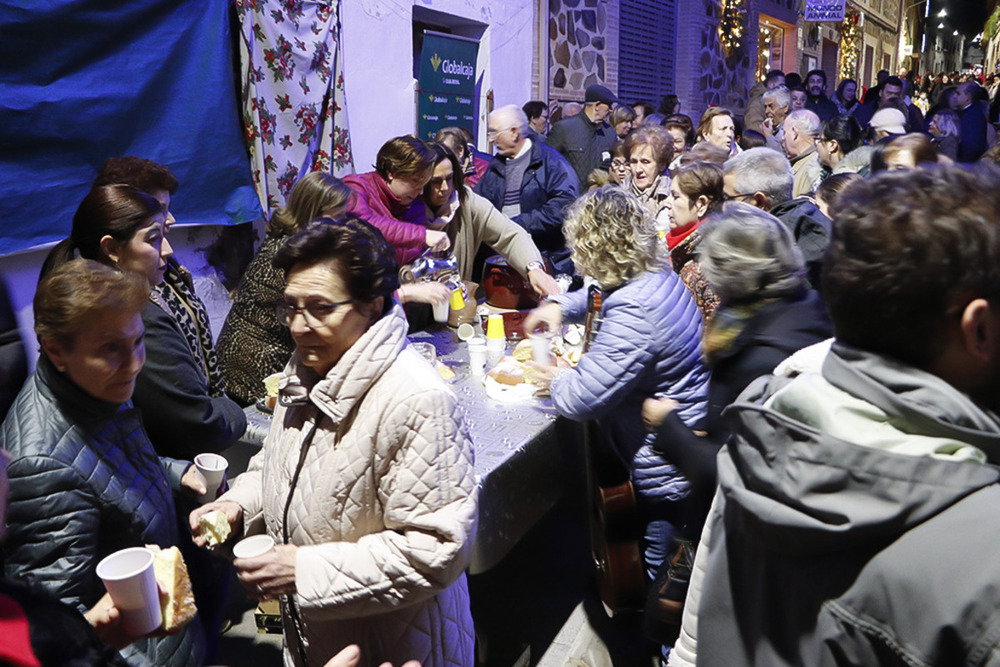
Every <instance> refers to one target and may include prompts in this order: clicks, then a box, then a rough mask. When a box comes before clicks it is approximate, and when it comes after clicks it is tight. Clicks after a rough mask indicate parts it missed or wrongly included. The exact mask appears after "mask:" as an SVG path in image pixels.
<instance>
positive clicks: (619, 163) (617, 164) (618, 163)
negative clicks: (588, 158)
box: [611, 160, 628, 169]
mask: <svg viewBox="0 0 1000 667" xmlns="http://www.w3.org/2000/svg"><path fill="white" fill-rule="evenodd" d="M611 166H612V167H613V168H614V169H624V168H625V167H627V166H628V161H626V160H612V161H611Z"/></svg>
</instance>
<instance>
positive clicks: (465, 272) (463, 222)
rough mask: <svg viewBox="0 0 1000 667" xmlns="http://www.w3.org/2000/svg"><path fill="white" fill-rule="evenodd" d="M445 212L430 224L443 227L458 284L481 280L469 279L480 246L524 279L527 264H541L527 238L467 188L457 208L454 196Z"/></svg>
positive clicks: (529, 237) (540, 254)
mask: <svg viewBox="0 0 1000 667" xmlns="http://www.w3.org/2000/svg"><path fill="white" fill-rule="evenodd" d="M446 209H447V210H446V211H445V212H444V214H443V215H442V217H440V218H438V219H437V220H435V221H434V222H435V224H438V223H440V224H446V225H447V226H446V227H444V229H445V231H446V232H447V233H448V239H449V240H450V241H451V247H452V253H454V255H455V259H456V260H457V261H458V272H459V274H461V276H462V280H473V281H475V282H479V281H480V280H481V279H482V276H473V275H472V265H473V264H474V262H475V259H476V253H478V252H479V248H480V246H482V245H483V244H486V245H488V246H489V247H490V248H493V250H495V251H496V252H497V254H499V255H500V256H501V257H503V258H504V259H506V260H507V262H508V263H509V264H510V265H511V266H512V267H514V270H515V271H517V272H518V273H520V274H521V275H522V276H524V277H525V278H527V276H528V264H531V263H532V262H538V263H539V264H544V263H545V260H544V259H542V253H540V252H538V248H537V247H536V246H535V242H534V241H533V240H531V234H529V233H528V232H527V231H526V230H525V229H524V228H523V227H521V226H520V225H518V224H517V223H516V222H514V221H513V220H511V219H510V218H508V217H507V216H505V215H504V214H503V213H501V212H500V211H498V210H497V209H496V208H495V207H494V206H493V204H491V203H490V202H489V200H488V199H486V198H485V197H482V196H480V195H478V194H476V193H475V192H473V191H472V190H471V189H470V188H466V189H465V201H464V202H462V204H461V206H459V199H458V193H457V192H455V193H454V195H453V197H452V201H450V202H449V203H448V206H447V207H446ZM428 217H433V216H431V215H429V216H428Z"/></svg>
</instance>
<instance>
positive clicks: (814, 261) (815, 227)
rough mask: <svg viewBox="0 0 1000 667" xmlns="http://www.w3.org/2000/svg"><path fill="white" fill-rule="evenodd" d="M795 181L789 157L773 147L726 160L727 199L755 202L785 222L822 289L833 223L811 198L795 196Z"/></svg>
mask: <svg viewBox="0 0 1000 667" xmlns="http://www.w3.org/2000/svg"><path fill="white" fill-rule="evenodd" d="M793 182H794V177H793V175H792V167H791V165H790V164H789V162H788V160H787V159H786V158H785V156H784V155H782V154H781V153H779V152H778V151H776V150H773V149H770V148H765V147H759V148H751V149H750V150H748V151H743V152H742V153H740V154H739V155H736V156H733V157H731V158H729V159H728V160H726V164H725V166H724V167H723V186H724V192H725V196H726V199H727V200H735V201H742V202H746V203H747V204H753V205H754V206H756V207H757V208H759V209H761V210H762V211H767V212H768V213H770V214H771V215H773V216H774V217H776V218H777V219H778V220H781V221H782V222H783V223H785V226H786V227H788V229H789V230H790V231H791V232H792V236H794V237H795V243H796V245H798V247H799V250H801V251H802V258H803V259H804V260H805V262H806V277H807V278H808V279H809V283H810V284H811V285H812V286H813V287H814V288H816V289H817V290H819V289H820V268H821V266H822V263H823V256H824V255H825V253H826V249H827V247H828V246H829V245H830V232H831V229H832V227H833V223H832V222H830V219H829V218H828V217H826V216H825V215H823V213H822V212H821V211H820V210H819V207H818V206H816V204H815V203H813V201H812V200H811V199H807V198H805V197H800V198H798V199H792V186H793Z"/></svg>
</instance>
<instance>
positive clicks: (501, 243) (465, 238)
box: [400, 142, 559, 296]
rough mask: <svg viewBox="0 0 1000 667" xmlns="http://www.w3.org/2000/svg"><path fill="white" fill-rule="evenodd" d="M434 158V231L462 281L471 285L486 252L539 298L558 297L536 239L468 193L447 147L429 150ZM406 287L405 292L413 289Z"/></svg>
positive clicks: (428, 198)
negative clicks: (444, 237)
mask: <svg viewBox="0 0 1000 667" xmlns="http://www.w3.org/2000/svg"><path fill="white" fill-rule="evenodd" d="M428 146H429V147H430V149H431V152H432V153H434V155H435V163H434V172H433V175H432V176H431V180H430V182H429V183H428V184H427V187H426V188H424V194H423V201H424V203H425V204H426V206H427V211H428V214H427V218H428V220H431V221H432V222H430V223H429V224H430V226H431V227H433V228H434V229H440V230H442V231H444V232H445V233H447V234H448V239H449V240H450V241H451V246H452V250H453V254H454V255H455V260H456V261H457V262H458V272H459V276H460V277H461V278H462V280H466V281H467V280H471V279H472V266H473V263H474V261H475V258H476V253H478V252H479V249H480V247H481V246H483V245H486V246H488V247H490V248H492V249H493V250H494V251H495V252H496V253H497V254H499V255H500V256H501V257H503V258H504V259H506V260H507V262H508V263H509V264H510V265H511V266H512V267H513V268H514V270H515V271H517V272H518V273H520V274H521V275H522V276H523V277H524V278H525V280H527V281H528V283H529V284H530V285H531V287H532V288H533V289H534V290H535V292H536V293H537V294H539V295H540V296H548V295H550V294H558V293H559V287H558V285H557V284H556V282H555V279H554V278H552V276H550V275H549V274H548V273H547V272H546V271H545V260H544V259H543V258H542V254H541V253H540V252H539V251H538V248H537V247H536V246H535V242H534V241H532V240H531V235H530V234H528V232H527V231H525V229H524V228H523V227H521V226H520V225H518V224H517V223H516V222H514V221H513V220H511V219H510V218H508V217H507V216H505V215H504V214H503V213H501V212H500V211H498V210H497V209H496V207H494V206H493V204H491V203H490V202H489V201H488V200H486V199H485V198H483V197H482V196H481V195H479V194H476V193H475V192H473V191H472V190H471V189H469V188H467V187H465V184H464V182H463V178H462V171H461V167H460V165H459V162H458V158H456V157H455V154H454V153H452V152H451V151H450V150H448V147H447V146H445V145H444V144H440V143H437V142H432V143H430V144H428ZM413 287H414V286H411V285H404V286H402V287H400V290H403V291H404V292H405V290H407V289H412V288H413Z"/></svg>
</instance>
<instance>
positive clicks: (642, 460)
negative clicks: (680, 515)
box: [551, 269, 709, 502]
mask: <svg viewBox="0 0 1000 667" xmlns="http://www.w3.org/2000/svg"><path fill="white" fill-rule="evenodd" d="M552 301H555V302H557V303H558V304H559V305H560V306H561V308H562V313H563V318H564V319H565V320H569V321H574V320H576V321H579V320H581V319H582V318H583V317H584V316H585V314H586V309H587V294H586V290H578V291H576V292H571V293H568V294H561V295H559V296H556V297H553V298H552ZM602 315H603V318H604V319H603V322H602V324H601V329H600V332H599V333H598V335H597V338H596V339H595V340H594V342H593V343H592V344H591V346H590V350H589V351H588V352H587V354H585V355H584V356H583V358H581V359H580V363H579V365H578V366H576V368H573V369H570V370H566V371H562V372H560V373H558V374H557V375H556V376H555V378H554V379H553V380H552V389H551V391H552V400H553V402H554V403H555V405H556V409H557V410H559V414H561V415H564V416H565V417H568V418H570V419H574V420H577V421H583V420H587V419H597V420H599V421H600V422H601V425H602V428H603V429H604V430H606V431H607V432H609V433H610V434H611V435H612V437H613V438H614V441H615V443H616V445H617V447H618V449H619V451H620V453H621V455H622V456H623V458H624V459H625V460H626V461H631V463H632V477H633V482H634V483H635V485H636V490H637V491H638V493H639V495H640V496H641V497H643V498H644V499H646V500H648V501H654V502H655V501H656V500H677V499H680V498H681V497H683V496H684V495H686V493H687V486H688V483H687V481H686V480H685V479H684V478H683V477H682V476H681V474H680V473H679V472H678V471H677V469H676V468H674V466H673V465H672V464H670V463H669V462H668V461H667V460H666V459H664V458H663V457H662V456H660V455H659V454H656V453H655V452H653V451H652V449H651V445H652V441H653V439H654V436H653V434H651V433H648V432H647V431H646V428H645V427H644V426H643V423H642V403H643V401H644V400H645V399H647V398H650V397H653V396H667V397H669V398H672V399H674V400H675V401H677V403H678V404H679V407H678V408H677V414H678V415H679V416H680V418H681V420H682V421H683V422H684V423H685V424H687V425H689V426H690V425H692V424H695V423H696V422H698V421H699V420H700V419H702V418H703V417H704V416H705V410H706V406H707V399H708V378H709V371H708V370H707V369H706V368H705V366H704V365H703V364H702V361H701V349H700V345H699V343H700V341H701V332H702V318H701V314H700V313H699V312H698V308H697V306H696V305H695V303H694V300H693V299H692V298H691V295H690V293H689V292H688V290H687V288H685V287H684V283H682V282H681V280H680V279H679V278H678V277H677V275H676V274H674V273H673V272H672V271H670V270H669V269H667V270H663V271H656V272H650V273H644V274H642V275H640V276H639V277H637V278H635V279H633V280H631V281H630V282H628V283H626V284H624V285H622V286H621V287H619V288H617V289H615V290H613V291H610V292H608V291H605V295H604V307H603V309H602Z"/></svg>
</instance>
